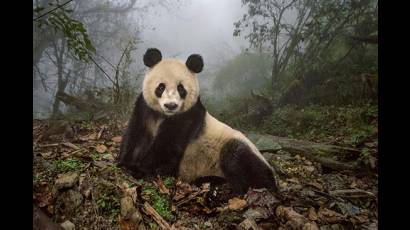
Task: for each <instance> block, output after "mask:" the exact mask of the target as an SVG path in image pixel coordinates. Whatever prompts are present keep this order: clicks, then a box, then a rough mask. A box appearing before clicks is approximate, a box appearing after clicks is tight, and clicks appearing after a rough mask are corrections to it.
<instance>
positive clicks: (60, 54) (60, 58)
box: [51, 39, 68, 117]
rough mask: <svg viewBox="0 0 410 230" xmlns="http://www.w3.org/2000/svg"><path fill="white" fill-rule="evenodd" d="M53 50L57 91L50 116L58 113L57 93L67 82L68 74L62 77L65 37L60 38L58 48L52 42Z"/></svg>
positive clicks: (62, 89) (62, 90) (61, 90)
mask: <svg viewBox="0 0 410 230" xmlns="http://www.w3.org/2000/svg"><path fill="white" fill-rule="evenodd" d="M54 51H55V52H54V53H55V57H56V64H57V93H56V96H55V98H54V103H53V111H52V115H51V116H52V117H56V116H58V115H59V114H60V110H59V108H60V100H59V99H58V97H57V94H58V93H59V92H64V90H65V88H66V86H67V82H68V76H66V78H65V79H63V70H64V53H65V39H62V40H61V49H60V50H59V49H58V45H57V44H55V43H54Z"/></svg>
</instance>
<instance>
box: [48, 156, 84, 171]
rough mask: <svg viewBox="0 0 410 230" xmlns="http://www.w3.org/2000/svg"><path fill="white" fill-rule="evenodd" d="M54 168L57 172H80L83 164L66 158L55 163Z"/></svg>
mask: <svg viewBox="0 0 410 230" xmlns="http://www.w3.org/2000/svg"><path fill="white" fill-rule="evenodd" d="M54 168H55V169H56V170H57V171H59V172H69V171H80V170H82V169H83V168H84V163H83V162H81V161H79V160H77V159H74V158H68V159H66V160H57V161H55V163H54Z"/></svg>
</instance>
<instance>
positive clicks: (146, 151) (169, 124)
mask: <svg viewBox="0 0 410 230" xmlns="http://www.w3.org/2000/svg"><path fill="white" fill-rule="evenodd" d="M144 63H145V65H146V66H148V67H150V70H149V71H148V73H147V74H146V76H145V78H144V82H143V92H142V93H141V94H140V95H139V97H138V99H137V101H136V103H135V108H134V111H133V113H132V116H131V119H130V120H129V123H128V128H127V130H126V132H125V134H124V136H123V142H122V144H121V149H120V155H119V158H118V163H119V165H120V166H122V167H124V168H125V169H127V170H129V171H130V172H131V173H132V174H133V175H134V176H135V177H138V178H139V177H143V176H145V177H146V176H148V177H153V176H156V175H169V176H178V177H180V178H181V179H182V180H185V181H187V182H192V181H195V180H197V179H199V178H204V177H221V178H224V179H225V180H226V181H227V182H228V183H230V184H231V186H232V188H233V190H234V192H236V193H244V192H246V191H247V190H248V189H249V188H250V187H252V188H268V189H271V190H273V191H276V190H277V186H276V182H275V178H274V171H273V169H272V167H271V166H270V165H269V164H268V163H267V162H266V160H265V159H264V158H263V156H262V155H261V153H260V152H259V151H258V150H257V148H256V147H255V145H253V144H252V143H251V142H250V141H249V140H248V139H247V138H246V137H245V136H244V135H243V134H242V133H241V132H239V131H237V130H234V129H232V128H231V127H229V126H227V125H226V124H224V123H222V122H220V121H218V120H217V119H215V118H214V117H212V116H211V115H210V114H209V113H208V112H207V111H206V109H205V107H204V106H203V105H202V103H201V100H200V97H199V86H198V80H197V78H196V73H199V72H201V71H202V68H203V60H202V58H201V56H199V55H196V54H193V55H191V56H190V57H189V58H188V59H187V61H186V63H185V64H184V63H181V62H180V61H178V60H175V59H165V60H162V55H161V52H160V51H159V50H157V49H148V50H147V52H146V53H145V55H144Z"/></svg>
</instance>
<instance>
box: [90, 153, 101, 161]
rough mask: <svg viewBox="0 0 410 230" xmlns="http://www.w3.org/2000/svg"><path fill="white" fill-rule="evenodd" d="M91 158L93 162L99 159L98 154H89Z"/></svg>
mask: <svg viewBox="0 0 410 230" xmlns="http://www.w3.org/2000/svg"><path fill="white" fill-rule="evenodd" d="M91 158H92V159H93V161H98V160H100V159H101V155H100V154H99V153H98V152H95V151H94V152H93V153H92V154H91Z"/></svg>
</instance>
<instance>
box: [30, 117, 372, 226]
mask: <svg viewBox="0 0 410 230" xmlns="http://www.w3.org/2000/svg"><path fill="white" fill-rule="evenodd" d="M56 127H57V128H56ZM123 128H124V125H123V124H122V125H118V124H117V125H112V124H108V125H107V124H104V125H102V124H98V123H92V122H89V123H87V122H81V123H76V124H72V123H70V124H67V123H62V124H57V125H56V124H53V123H51V122H48V121H38V120H35V121H33V204H34V206H35V207H39V208H40V209H41V211H42V212H44V213H45V214H46V215H47V216H48V217H50V218H51V220H53V221H54V222H55V223H58V224H61V223H64V224H63V225H64V226H65V227H64V228H65V229H73V228H72V227H73V226H75V229H89V230H91V229H160V228H170V229H321V230H327V229H329V230H330V229H332V230H335V229H377V228H378V212H377V209H378V174H377V172H371V173H361V174H359V173H354V172H349V171H332V170H328V169H326V168H323V167H322V166H321V165H320V164H319V163H316V162H312V161H310V160H308V159H306V158H304V157H303V156H302V155H300V154H290V153H288V152H286V151H283V150H279V151H277V152H265V153H263V154H264V156H265V157H266V158H267V159H268V161H269V162H275V168H278V167H279V169H280V173H279V174H278V184H279V188H280V193H278V194H272V193H271V192H268V191H266V190H264V189H259V190H257V189H254V190H249V191H248V193H247V194H246V195H243V196H237V197H234V196H233V195H232V194H231V193H230V188H229V186H228V185H226V184H225V185H220V186H210V185H209V184H203V185H202V186H200V187H197V186H195V185H191V184H187V183H184V182H182V181H180V180H178V179H176V178H160V177H158V178H155V179H153V180H142V179H140V180H136V179H134V178H132V177H131V176H129V175H128V174H126V173H124V172H123V171H122V170H121V169H119V168H117V167H116V166H115V164H114V159H115V157H116V154H117V153H118V150H119V146H120V143H121V133H122V130H123ZM54 129H55V130H54Z"/></svg>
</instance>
